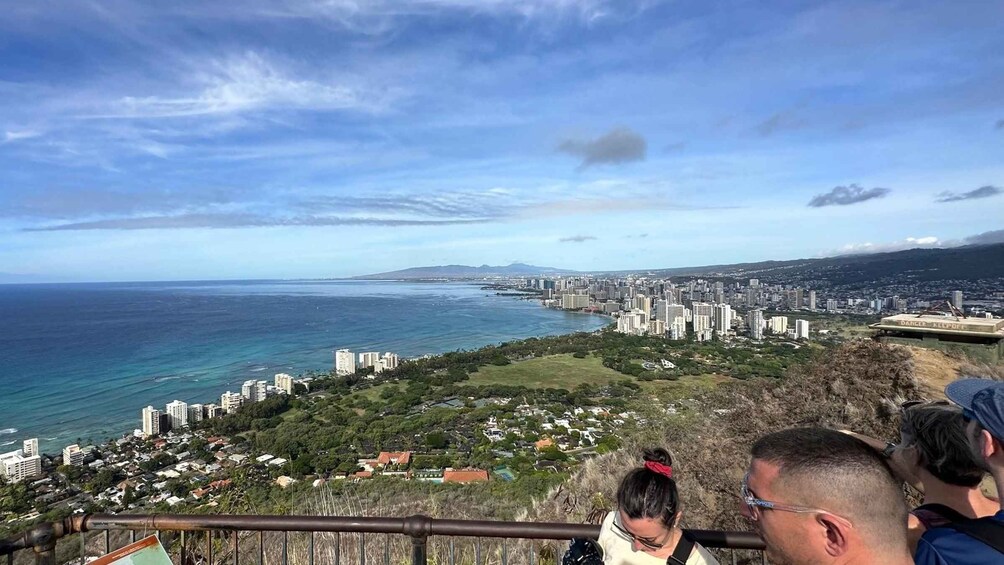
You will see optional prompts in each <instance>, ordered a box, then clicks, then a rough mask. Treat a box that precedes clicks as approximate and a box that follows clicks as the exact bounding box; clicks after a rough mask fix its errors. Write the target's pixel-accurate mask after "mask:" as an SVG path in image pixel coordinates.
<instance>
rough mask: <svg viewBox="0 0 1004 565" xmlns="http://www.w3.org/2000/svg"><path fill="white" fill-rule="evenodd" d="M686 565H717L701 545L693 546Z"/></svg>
mask: <svg viewBox="0 0 1004 565" xmlns="http://www.w3.org/2000/svg"><path fill="white" fill-rule="evenodd" d="M687 565H718V560H717V559H715V556H714V555H712V554H711V552H710V551H708V550H707V549H706V548H705V547H704V546H703V545H701V544H699V543H695V544H694V550H693V551H691V552H690V557H688V558H687Z"/></svg>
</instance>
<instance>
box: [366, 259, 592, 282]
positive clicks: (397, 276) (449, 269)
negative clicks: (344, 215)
mask: <svg viewBox="0 0 1004 565" xmlns="http://www.w3.org/2000/svg"><path fill="white" fill-rule="evenodd" d="M575 274H579V273H578V272H577V271H572V270H569V269H556V268H554V267H538V266H535V265H527V264H525V263H512V264H510V265H497V266H492V265H481V266H480V267H471V266H469V265H436V266H431V267H412V268H410V269H401V270H400V271H390V272H387V273H376V274H372V275H362V276H358V277H352V278H353V279H356V280H403V279H478V278H484V277H530V276H535V275H552V276H557V275H575Z"/></svg>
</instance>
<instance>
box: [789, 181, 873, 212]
mask: <svg viewBox="0 0 1004 565" xmlns="http://www.w3.org/2000/svg"><path fill="white" fill-rule="evenodd" d="M890 192H892V191H891V190H889V189H888V188H878V187H876V188H864V187H861V186H858V185H856V184H852V185H850V186H836V187H834V188H833V190H831V191H829V192H825V193H823V194H817V195H816V196H814V197H813V198H812V200H810V201H809V207H811V208H822V207H824V206H849V205H851V204H858V203H860V202H866V201H868V200H873V199H875V198H883V197H885V196H886V195H887V194H889V193H890Z"/></svg>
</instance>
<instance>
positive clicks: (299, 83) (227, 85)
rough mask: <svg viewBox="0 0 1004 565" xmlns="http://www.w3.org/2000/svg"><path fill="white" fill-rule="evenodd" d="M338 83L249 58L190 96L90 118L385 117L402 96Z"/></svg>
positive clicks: (130, 101) (224, 66)
mask: <svg viewBox="0 0 1004 565" xmlns="http://www.w3.org/2000/svg"><path fill="white" fill-rule="evenodd" d="M350 82H352V81H349V80H346V81H345V83H344V84H340V83H338V82H337V81H336V80H331V81H321V80H313V79H303V78H298V77H294V76H291V75H290V74H289V73H288V72H287V71H285V70H284V69H282V68H280V66H279V65H277V64H275V63H273V62H271V61H268V60H267V59H265V58H264V57H262V56H261V55H259V54H257V53H254V52H248V53H246V54H244V55H242V56H240V57H231V58H227V59H223V60H217V61H213V62H211V63H210V64H209V65H208V70H204V71H201V72H197V73H195V76H194V79H193V80H192V84H191V85H190V87H189V88H190V90H189V91H188V92H184V93H177V94H174V95H160V94H157V95H150V96H123V97H121V98H119V99H118V100H117V101H115V103H114V105H113V107H112V108H110V109H109V110H108V111H105V112H100V113H99V114H98V115H95V116H90V117H101V118H168V117H183V116H205V115H225V114H235V113H241V112H250V111H259V110H267V109H269V108H273V107H275V108H283V109H297V110H357V111H363V112H380V111H383V110H385V109H387V107H388V106H389V105H390V103H391V101H392V100H393V99H394V98H395V97H396V96H397V95H399V94H400V92H397V91H395V90H394V89H369V88H365V87H362V86H353V85H350Z"/></svg>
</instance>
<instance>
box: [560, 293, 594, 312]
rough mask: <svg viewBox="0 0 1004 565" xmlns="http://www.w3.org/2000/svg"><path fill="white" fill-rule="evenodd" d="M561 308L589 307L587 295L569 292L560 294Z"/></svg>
mask: <svg viewBox="0 0 1004 565" xmlns="http://www.w3.org/2000/svg"><path fill="white" fill-rule="evenodd" d="M561 308H562V309H563V310H581V309H583V308H589V295H588V294H571V293H568V294H562V295H561Z"/></svg>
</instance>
